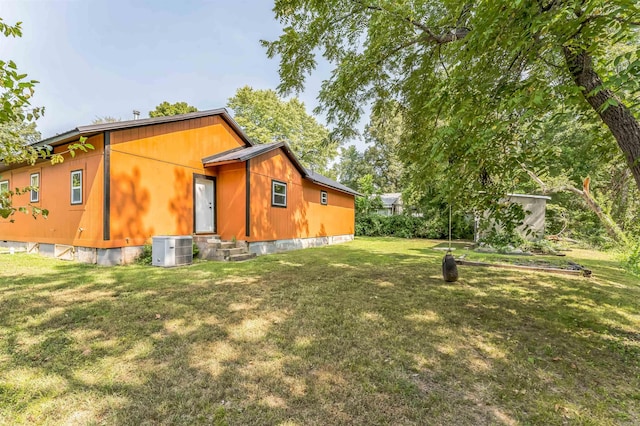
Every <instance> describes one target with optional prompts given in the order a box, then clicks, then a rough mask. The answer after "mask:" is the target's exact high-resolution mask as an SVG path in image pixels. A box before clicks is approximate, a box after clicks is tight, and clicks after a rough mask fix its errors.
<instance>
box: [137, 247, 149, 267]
mask: <svg viewBox="0 0 640 426" xmlns="http://www.w3.org/2000/svg"><path fill="white" fill-rule="evenodd" d="M152 261H153V255H152V253H151V244H145V245H144V246H142V252H141V253H140V254H139V255H138V257H136V260H135V263H137V264H138V265H151V263H152Z"/></svg>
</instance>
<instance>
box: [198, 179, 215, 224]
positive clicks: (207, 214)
mask: <svg viewBox="0 0 640 426" xmlns="http://www.w3.org/2000/svg"><path fill="white" fill-rule="evenodd" d="M214 200H215V198H214V193H213V181H212V180H209V179H201V178H196V199H195V202H194V204H195V206H194V208H195V210H196V233H207V232H211V233H213V231H214V229H213V215H214V212H215V206H214V205H213V203H214Z"/></svg>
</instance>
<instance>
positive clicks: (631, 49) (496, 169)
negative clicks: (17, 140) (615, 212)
mask: <svg viewBox="0 0 640 426" xmlns="http://www.w3.org/2000/svg"><path fill="white" fill-rule="evenodd" d="M274 11H275V16H276V18H277V19H279V20H280V22H281V23H282V24H283V27H284V29H283V32H282V34H281V36H280V38H279V39H278V40H275V41H265V42H263V44H264V46H265V47H266V48H267V53H268V55H269V56H270V57H279V58H280V77H281V85H280V86H279V89H280V90H281V91H282V92H283V93H289V92H291V91H294V92H295V91H298V90H301V89H302V88H303V87H304V82H305V76H307V75H308V74H310V73H311V72H313V70H314V69H315V67H316V65H317V59H316V56H317V55H322V56H323V57H324V58H325V59H326V60H328V61H329V62H330V63H331V64H332V66H333V71H332V73H331V77H330V78H329V79H328V80H326V81H325V82H324V83H323V85H322V89H321V91H320V93H319V100H320V103H321V105H320V110H321V111H323V112H324V113H326V116H327V118H328V121H329V123H330V124H332V125H334V126H335V131H334V134H335V137H339V138H348V137H352V136H353V135H355V134H356V133H357V131H356V129H357V123H358V122H359V120H360V118H361V116H362V112H363V110H364V108H363V106H364V105H367V104H370V105H371V106H372V108H373V111H374V113H382V112H383V111H385V110H388V108H389V105H390V104H394V105H395V104H397V105H399V107H400V109H401V111H402V117H403V131H402V136H403V137H402V140H401V146H400V156H401V158H402V159H403V161H404V162H405V163H407V166H408V167H410V170H411V173H410V176H411V178H412V179H413V181H414V186H415V187H416V189H417V190H419V191H421V192H423V193H426V192H427V191H430V190H431V191H435V192H436V193H437V194H438V196H439V197H440V198H441V199H442V200H446V199H447V198H448V196H449V195H450V194H451V193H452V192H455V193H456V194H464V198H465V203H466V204H467V205H468V206H469V207H470V208H477V209H479V210H480V209H481V210H484V209H485V208H487V206H489V209H491V210H496V212H497V213H500V211H504V209H501V208H498V207H496V206H495V205H496V203H497V201H498V200H499V199H500V198H501V197H502V196H504V194H505V193H509V192H514V190H515V189H516V188H518V187H519V186H520V185H522V184H523V183H526V182H528V181H529V177H528V175H527V174H526V173H525V172H524V171H523V170H522V167H521V165H522V164H527V165H528V166H529V167H533V168H538V167H542V166H543V165H544V158H545V156H546V152H545V151H544V150H542V149H541V147H540V146H539V145H538V143H537V141H536V140H535V138H534V137H535V136H536V135H537V134H538V131H539V127H540V125H541V123H544V122H546V121H549V120H551V119H552V115H553V114H555V113H556V112H558V111H561V112H562V113H563V114H567V116H569V117H572V119H573V120H578V121H580V122H581V123H589V122H595V121H597V120H599V118H602V117H603V112H604V111H606V110H607V109H608V108H617V107H618V106H621V107H623V110H621V112H622V113H624V114H625V116H626V117H627V118H628V120H629V122H631V123H635V124H637V119H636V118H634V115H633V114H635V117H637V114H638V103H637V95H638V93H640V84H639V83H638V82H639V81H640V78H638V77H639V76H640V66H639V64H640V50H639V49H638V48H637V46H638V37H639V35H638V34H639V33H638V31H637V25H638V22H639V21H640V19H639V17H640V6H639V5H638V3H637V2H633V1H629V0H612V1H607V2H602V1H600V0H587V1H567V2H556V1H548V2H546V1H538V2H523V1H512V0H496V1H491V2H481V3H470V2H468V1H467V0H445V1H439V2H432V1H428V0H411V1H405V2H389V1H383V2H368V1H360V0H358V1H340V0H333V1H318V0H295V1H294V0H279V1H276V5H275V8H274ZM620 47H624V49H620V54H616V53H615V52H617V50H616V49H617V48H620ZM580 58H582V59H583V62H582V65H583V68H579V67H577V66H576V64H577V63H578V64H579V61H577V59H580ZM585 70H586V71H593V75H595V76H596V77H598V78H599V79H600V80H601V81H602V84H601V86H599V87H598V88H597V89H596V90H593V91H591V92H589V93H585V92H583V90H582V85H580V84H579V83H578V82H577V80H576V79H577V78H578V77H580V76H581V75H582V74H580V73H581V72H582V71H585ZM598 95H602V96H604V98H605V99H606V101H605V102H604V103H603V104H602V105H601V106H600V107H594V106H593V105H592V101H593V100H594V98H595V97H596V96H598ZM585 100H587V101H588V102H585ZM614 104H616V105H614ZM603 119H604V118H603ZM605 123H607V125H608V126H609V128H610V129H612V130H614V129H613V127H615V125H614V124H612V123H611V122H607V121H605ZM617 130H619V129H617ZM614 135H615V136H616V138H619V134H617V133H614ZM638 137H640V135H638V136H637V137H636V139H633V138H632V140H630V141H629V143H628V144H626V145H625V144H623V143H622V142H621V140H620V139H618V144H619V146H620V150H621V151H622V152H624V154H625V157H624V160H622V161H623V162H624V161H626V162H627V167H628V168H630V169H633V176H634V177H635V179H636V182H637V185H639V186H640V171H638V170H640V168H637V167H636V168H633V167H632V166H633V158H636V159H637V158H640V140H638ZM587 144H588V143H585V146H586V145H587ZM630 159H631V160H630ZM618 161H621V160H620V158H619V159H618ZM565 164H568V162H566V163H565Z"/></svg>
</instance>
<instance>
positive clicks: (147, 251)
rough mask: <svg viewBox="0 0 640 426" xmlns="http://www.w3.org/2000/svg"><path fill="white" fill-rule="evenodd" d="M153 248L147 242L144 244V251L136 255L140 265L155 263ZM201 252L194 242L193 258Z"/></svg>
mask: <svg viewBox="0 0 640 426" xmlns="http://www.w3.org/2000/svg"><path fill="white" fill-rule="evenodd" d="M152 252H153V250H152V246H151V244H145V245H144V246H142V252H141V253H140V254H139V255H138V256H137V257H136V259H135V261H134V262H135V263H136V264H138V265H151V264H152V263H153V253H152ZM199 253H200V249H199V248H198V246H197V245H196V243H193V258H194V259H195V258H196V256H198V254H199Z"/></svg>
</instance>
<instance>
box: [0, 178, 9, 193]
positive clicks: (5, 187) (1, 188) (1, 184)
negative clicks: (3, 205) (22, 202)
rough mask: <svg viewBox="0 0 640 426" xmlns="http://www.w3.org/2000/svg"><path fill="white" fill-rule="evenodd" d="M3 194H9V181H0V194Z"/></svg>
mask: <svg viewBox="0 0 640 426" xmlns="http://www.w3.org/2000/svg"><path fill="white" fill-rule="evenodd" d="M3 192H9V181H8V180H2V181H0V194H2V193H3Z"/></svg>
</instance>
